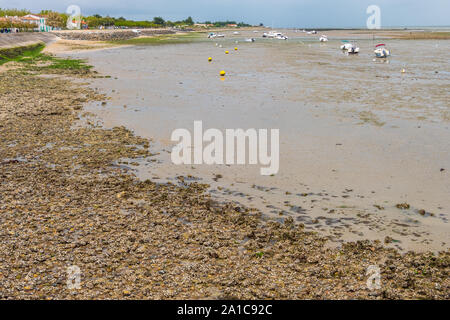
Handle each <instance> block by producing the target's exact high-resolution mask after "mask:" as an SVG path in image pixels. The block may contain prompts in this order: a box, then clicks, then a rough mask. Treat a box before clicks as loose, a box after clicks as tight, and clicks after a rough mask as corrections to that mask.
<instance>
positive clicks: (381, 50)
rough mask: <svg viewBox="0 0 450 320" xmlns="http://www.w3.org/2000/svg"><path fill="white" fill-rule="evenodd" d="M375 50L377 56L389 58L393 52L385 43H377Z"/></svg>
mask: <svg viewBox="0 0 450 320" xmlns="http://www.w3.org/2000/svg"><path fill="white" fill-rule="evenodd" d="M374 52H375V56H376V57H377V58H387V57H389V56H390V55H391V52H390V51H389V50H388V49H387V48H386V45H385V44H384V43H380V44H377V45H376V46H375V50H374Z"/></svg>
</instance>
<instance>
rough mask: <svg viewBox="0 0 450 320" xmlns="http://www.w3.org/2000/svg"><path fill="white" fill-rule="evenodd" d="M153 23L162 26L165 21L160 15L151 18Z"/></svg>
mask: <svg viewBox="0 0 450 320" xmlns="http://www.w3.org/2000/svg"><path fill="white" fill-rule="evenodd" d="M153 23H154V24H157V25H160V26H163V25H165V23H166V22H165V21H164V19H163V18H161V17H154V18H153Z"/></svg>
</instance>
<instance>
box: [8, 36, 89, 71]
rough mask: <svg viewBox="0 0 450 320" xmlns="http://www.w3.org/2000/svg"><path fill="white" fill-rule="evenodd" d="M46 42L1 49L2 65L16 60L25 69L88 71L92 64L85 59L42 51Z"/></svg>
mask: <svg viewBox="0 0 450 320" xmlns="http://www.w3.org/2000/svg"><path fill="white" fill-rule="evenodd" d="M44 48H45V44H44V43H37V44H33V45H30V46H23V47H15V48H8V49H2V50H0V65H2V64H4V63H6V62H10V61H15V62H19V63H22V66H23V67H24V70H25V71H38V72H39V71H47V72H50V73H64V72H65V71H78V72H79V73H87V72H89V70H90V69H91V68H92V66H90V65H88V64H86V62H85V61H84V60H80V59H68V58H58V57H55V56H52V55H49V54H44V53H42V50H43V49H44Z"/></svg>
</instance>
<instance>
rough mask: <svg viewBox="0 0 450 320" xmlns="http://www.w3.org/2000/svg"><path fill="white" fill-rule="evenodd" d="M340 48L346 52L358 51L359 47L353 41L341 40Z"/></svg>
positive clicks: (355, 52)
mask: <svg viewBox="0 0 450 320" xmlns="http://www.w3.org/2000/svg"><path fill="white" fill-rule="evenodd" d="M341 50H343V51H347V53H348V54H357V53H359V47H358V45H357V44H356V43H354V42H348V41H347V40H343V41H342V45H341Z"/></svg>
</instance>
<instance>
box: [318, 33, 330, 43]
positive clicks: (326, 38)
mask: <svg viewBox="0 0 450 320" xmlns="http://www.w3.org/2000/svg"><path fill="white" fill-rule="evenodd" d="M319 41H320V42H327V41H328V37H327V36H326V35H324V34H323V35H322V36H321V37H320V38H319Z"/></svg>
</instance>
